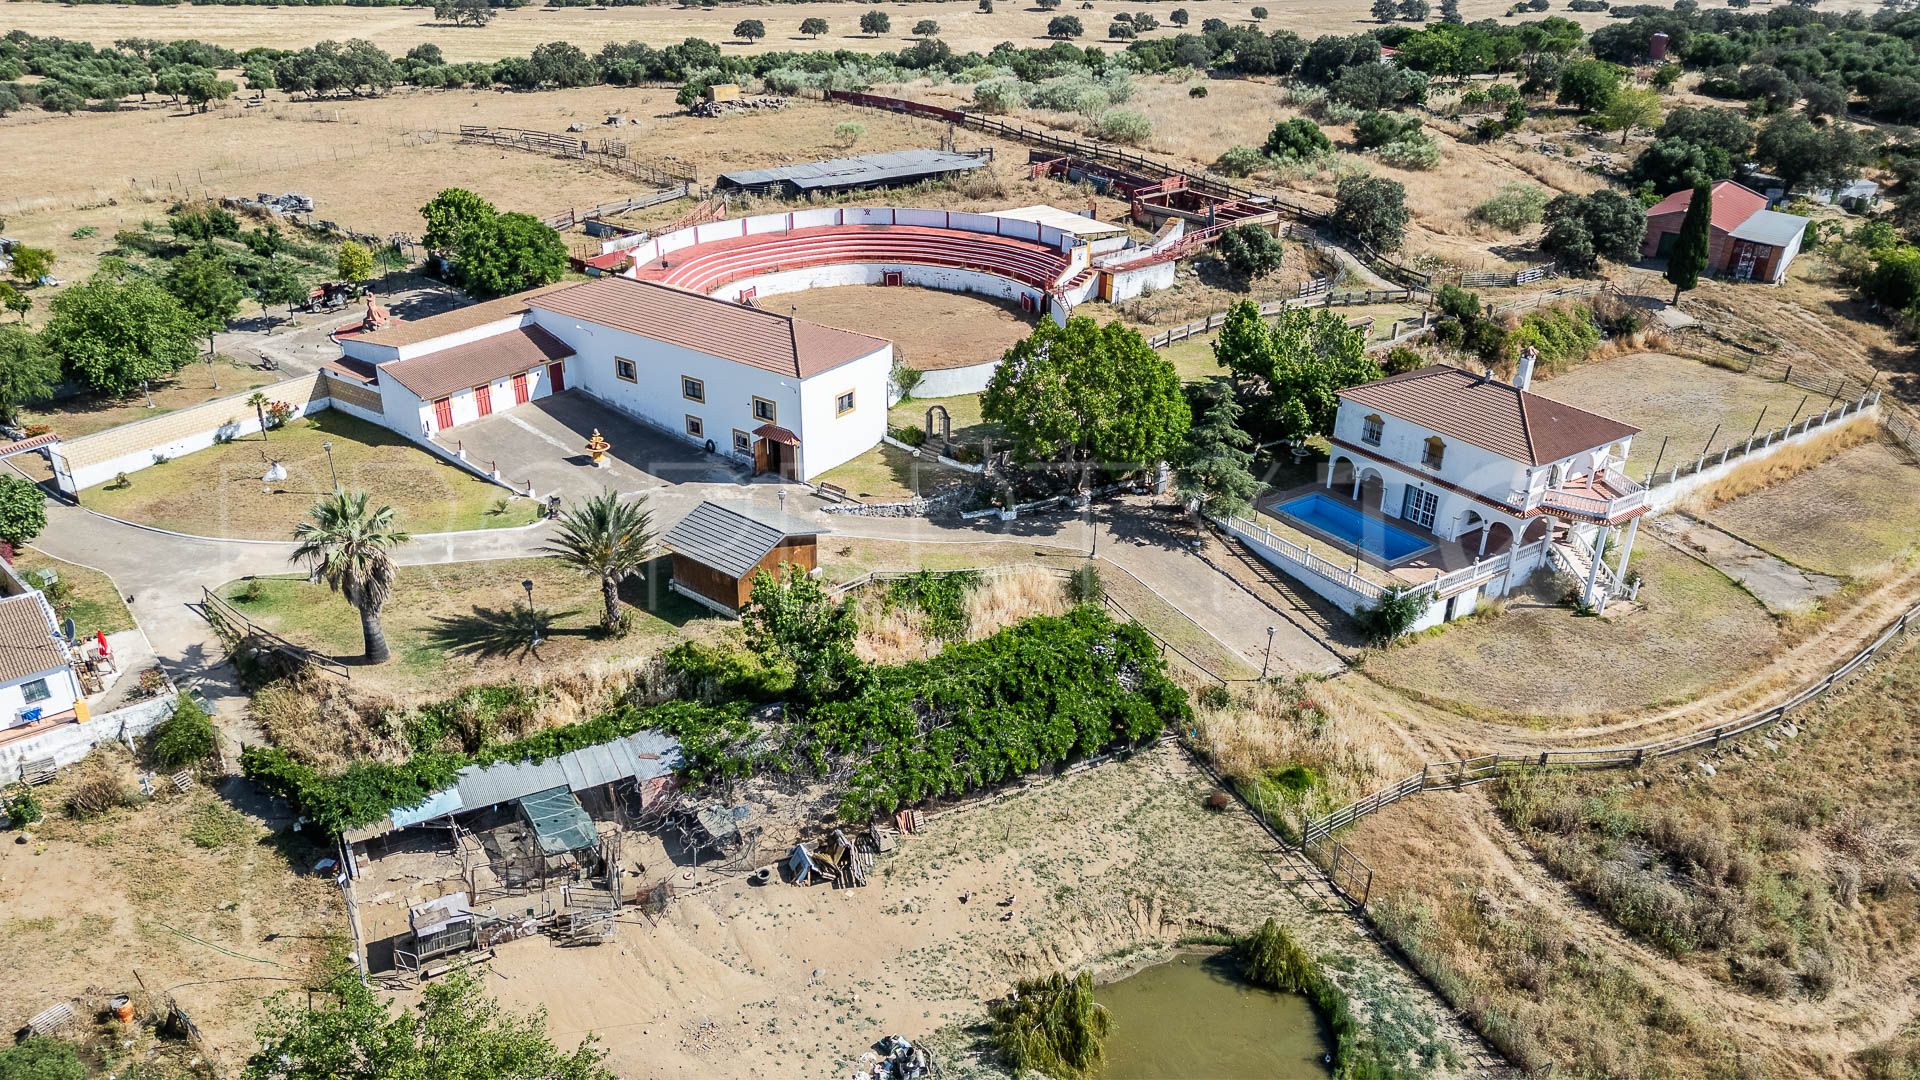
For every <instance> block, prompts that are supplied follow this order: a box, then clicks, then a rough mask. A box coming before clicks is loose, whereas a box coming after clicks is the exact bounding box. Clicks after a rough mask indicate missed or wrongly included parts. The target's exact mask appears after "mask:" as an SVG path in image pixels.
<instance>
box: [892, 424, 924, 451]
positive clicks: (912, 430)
mask: <svg viewBox="0 0 1920 1080" xmlns="http://www.w3.org/2000/svg"><path fill="white" fill-rule="evenodd" d="M893 437H894V438H896V439H899V440H900V441H901V442H903V443H906V444H907V445H908V446H912V447H916V448H918V447H921V446H925V445H926V442H927V430H926V429H925V428H918V427H897V428H894V429H893Z"/></svg>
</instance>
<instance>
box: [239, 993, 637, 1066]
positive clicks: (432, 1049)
mask: <svg viewBox="0 0 1920 1080" xmlns="http://www.w3.org/2000/svg"><path fill="white" fill-rule="evenodd" d="M327 989H328V990H329V991H330V992H331V993H330V994H326V995H320V996H319V997H318V999H317V1000H316V1001H314V1002H312V1003H311V1004H310V1003H309V1002H308V1001H307V999H306V998H305V997H300V998H295V997H292V996H287V997H280V998H275V999H274V1000H273V1002H272V1003H271V1004H270V1005H269V1006H268V1016H267V1019H266V1021H265V1022H263V1023H262V1024H261V1025H260V1028H259V1037H260V1050H259V1052H258V1053H256V1054H254V1055H253V1057H252V1058H250V1059H248V1061H247V1066H246V1071H245V1072H244V1073H243V1074H242V1075H243V1076H244V1077H245V1078H246V1080H403V1078H404V1080H411V1078H415V1077H420V1078H426V1077H432V1078H433V1080H613V1077H614V1074H613V1073H612V1072H610V1071H608V1070H607V1069H606V1067H605V1066H604V1065H602V1064H601V1062H602V1061H603V1060H604V1058H605V1057H606V1055H605V1053H604V1052H603V1051H601V1050H599V1049H598V1048H597V1047H596V1046H595V1040H594V1037H593V1036H591V1035H589V1036H587V1038H586V1040H585V1041H583V1042H582V1043H581V1044H580V1046H579V1047H578V1048H576V1049H574V1050H573V1051H572V1052H570V1053H569V1052H564V1051H562V1050H560V1049H559V1048H558V1047H556V1046H555V1045H554V1044H553V1040H552V1039H551V1038H550V1037H549V1036H548V1035H547V1019H546V1013H545V1012H544V1011H540V1012H535V1013H533V1014H532V1015H529V1016H515V1015H513V1014H512V1013H509V1012H507V1011H506V1010H504V1009H502V1008H501V1007H500V1004H499V1003H498V1002H496V1001H494V1000H493V999H492V998H489V997H487V996H486V994H485V993H484V992H483V989H482V986H481V983H480V980H479V979H477V978H475V977H474V976H473V975H471V974H469V973H466V972H459V973H456V974H453V975H449V976H447V977H446V978H445V979H442V980H439V981H436V982H432V983H429V984H427V986H426V988H425V989H423V990H422V991H421V1000H420V1005H419V1007H418V1008H412V1009H409V1008H402V1009H398V1010H396V1009H395V1008H394V1007H393V1003H392V1002H391V1001H390V1000H382V999H381V998H379V997H376V996H375V994H374V992H373V990H371V989H370V988H368V987H367V986H366V984H364V983H362V982H361V981H360V979H359V978H358V977H356V976H355V975H354V974H353V973H351V972H349V973H346V974H343V975H341V976H339V977H338V978H336V979H335V980H334V981H333V982H332V983H331V984H330V985H329V986H328V988H327Z"/></svg>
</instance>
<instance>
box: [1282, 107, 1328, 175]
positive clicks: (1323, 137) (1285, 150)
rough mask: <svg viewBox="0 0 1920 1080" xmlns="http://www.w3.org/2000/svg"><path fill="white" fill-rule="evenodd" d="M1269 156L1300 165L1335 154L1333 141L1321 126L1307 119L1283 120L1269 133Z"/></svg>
mask: <svg viewBox="0 0 1920 1080" xmlns="http://www.w3.org/2000/svg"><path fill="white" fill-rule="evenodd" d="M1266 151H1267V156H1268V157H1271V158H1273V159H1274V160H1276V161H1283V162H1288V163H1291V164H1298V163H1301V162H1308V161H1315V160H1318V159H1320V158H1323V157H1325V156H1327V155H1328V154H1331V153H1333V141H1332V140H1330V139H1328V138H1327V134H1326V132H1324V131H1321V130H1320V125H1318V124H1316V123H1314V122H1313V121H1311V120H1308V119H1306V118H1305V117H1298V116H1296V117H1294V118H1293V119H1291V120H1282V121H1281V122H1280V123H1278V124H1275V125H1273V130H1272V131H1270V132H1268V133H1267V145H1266Z"/></svg>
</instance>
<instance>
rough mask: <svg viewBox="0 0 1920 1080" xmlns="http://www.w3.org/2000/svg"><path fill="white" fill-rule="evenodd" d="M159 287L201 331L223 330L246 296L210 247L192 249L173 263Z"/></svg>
mask: <svg viewBox="0 0 1920 1080" xmlns="http://www.w3.org/2000/svg"><path fill="white" fill-rule="evenodd" d="M163 284H165V285H166V287H167V291H168V292H170V293H172V294H173V298H174V299H176V300H178V301H180V306H181V307H183V308H186V309H187V313H188V314H190V315H192V316H193V318H194V320H195V321H196V322H198V323H199V324H200V328H201V329H202V330H219V329H222V328H224V327H225V326H226V325H227V323H228V322H229V321H231V320H232V319H233V317H234V316H235V315H236V314H238V313H239V311H240V302H241V301H242V300H244V299H246V296H247V290H246V288H245V287H244V286H242V285H241V284H240V279H239V278H237V277H235V276H234V273H233V270H232V268H230V267H229V266H228V265H227V260H226V258H225V257H224V256H222V255H221V254H220V253H219V252H217V251H214V250H212V249H210V248H195V249H194V250H192V251H189V252H187V253H186V254H185V255H182V256H180V257H179V258H177V259H175V260H173V265H172V266H169V267H168V268H167V276H166V278H165V280H164V282H163Z"/></svg>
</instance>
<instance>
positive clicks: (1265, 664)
mask: <svg viewBox="0 0 1920 1080" xmlns="http://www.w3.org/2000/svg"><path fill="white" fill-rule="evenodd" d="M1279 629H1280V628H1279V627H1277V626H1269V627H1267V658H1266V659H1265V660H1262V661H1260V678H1261V679H1263V680H1264V679H1265V678H1266V677H1267V669H1268V668H1269V667H1271V666H1272V665H1273V635H1274V633H1275V632H1276V631H1278V630H1279Z"/></svg>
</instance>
